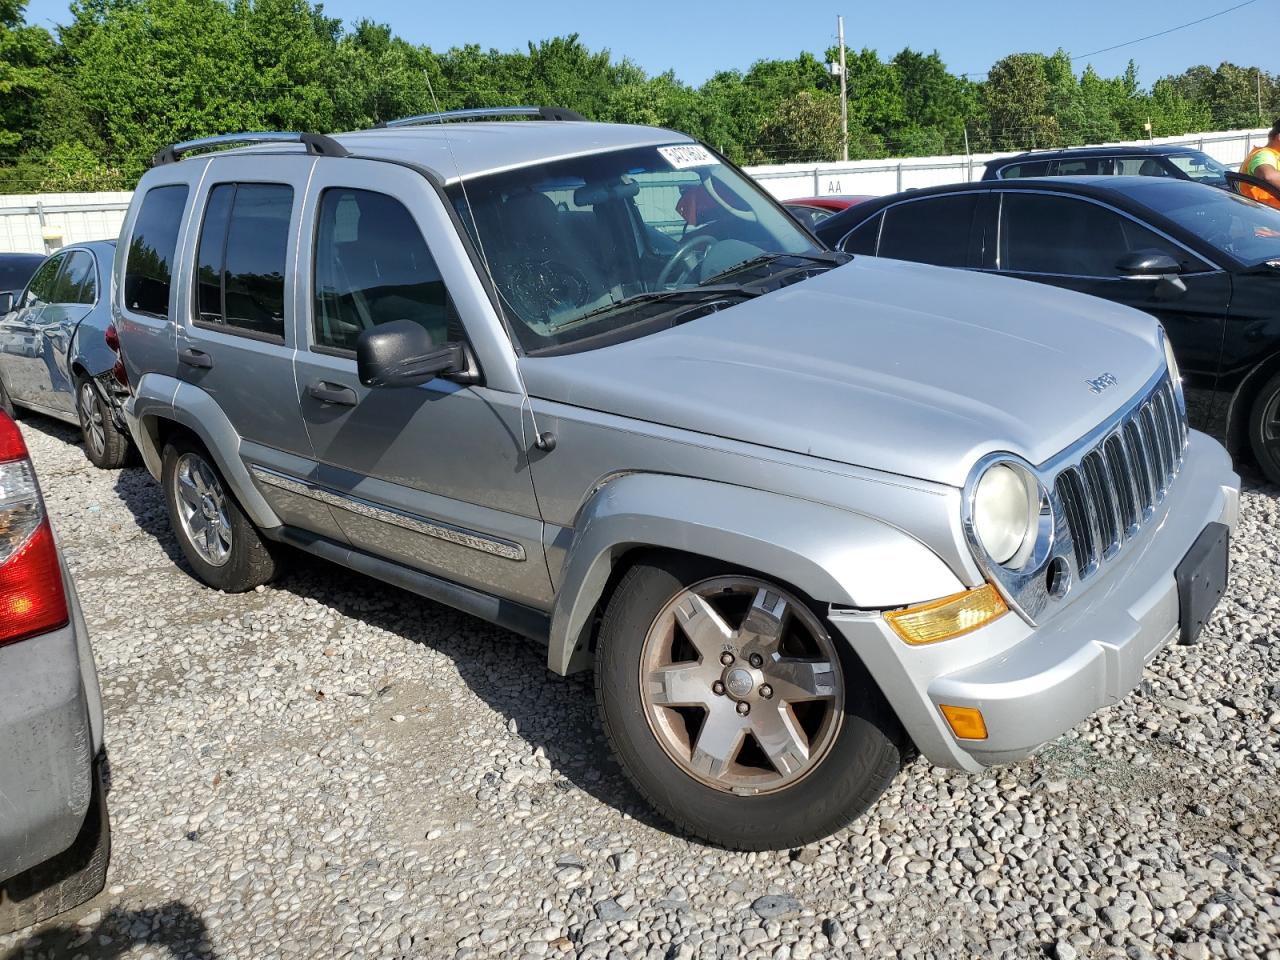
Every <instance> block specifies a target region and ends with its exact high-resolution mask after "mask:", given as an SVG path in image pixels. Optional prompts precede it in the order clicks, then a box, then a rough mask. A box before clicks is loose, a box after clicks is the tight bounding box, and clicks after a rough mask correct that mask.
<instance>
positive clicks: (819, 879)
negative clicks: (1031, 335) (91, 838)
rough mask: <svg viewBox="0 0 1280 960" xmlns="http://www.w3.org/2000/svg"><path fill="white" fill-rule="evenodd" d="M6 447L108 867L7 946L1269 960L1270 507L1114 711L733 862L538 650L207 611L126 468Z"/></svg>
mask: <svg viewBox="0 0 1280 960" xmlns="http://www.w3.org/2000/svg"><path fill="white" fill-rule="evenodd" d="M23 431H24V433H25V435H26V436H27V439H28V442H29V443H30V445H31V448H32V454H33V456H34V458H35V462H36V467H37V471H38V472H39V474H40V477H41V480H42V482H43V484H44V491H45V496H46V499H47V501H48V504H49V509H50V511H51V513H52V515H53V519H54V526H55V528H56V530H57V532H58V534H59V536H60V538H61V541H62V545H63V547H64V549H65V550H66V553H67V557H68V562H69V563H70V565H71V569H72V572H73V574H74V577H75V580H76V583H77V585H78V587H79V590H80V595H81V600H82V602H83V605H84V609H85V613H86V616H87V618H88V622H89V627H90V630H91V633H92V636H93V641H94V646H95V649H96V651H97V661H98V668H99V671H100V674H101V680H102V687H103V693H104V697H105V707H106V714H107V734H106V740H107V749H108V752H109V759H110V787H109V791H110V792H109V794H108V803H109V805H110V809H111V817H112V823H113V829H114V844H113V847H114V849H113V855H112V863H111V871H110V875H109V878H108V887H107V890H105V891H104V892H103V893H102V894H101V895H100V896H99V897H97V898H96V899H95V900H94V901H93V902H91V903H89V904H87V905H86V906H84V907H83V908H81V909H79V910H77V911H75V912H73V913H72V914H70V915H68V916H65V917H62V918H59V919H58V920H57V921H54V922H52V923H50V924H46V925H45V926H44V927H42V928H40V929H37V930H35V931H29V932H28V933H27V934H26V935H25V936H21V935H12V936H9V937H7V938H0V956H18V957H27V956H30V957H129V958H142V957H153V958H157V960H160V958H168V957H214V956H217V957H224V958H232V957H242V958H266V957H282V958H287V957H303V956H306V957H379V958H381V957H444V958H449V957H460V958H461V957H489V956H493V957H520V956H527V957H552V958H561V957H563V958H567V957H574V956H576V957H608V958H619V957H626V958H639V957H652V958H691V957H712V956H714V957H736V956H745V957H770V958H774V960H787V958H794V960H804V958H806V957H809V958H818V957H838V956H840V957H842V956H852V957H857V956H876V957H878V956H895V955H897V956H904V957H925V956H929V957H932V956H956V957H970V956H983V957H987V956H1007V957H1037V956H1050V957H1054V956H1056V957H1059V958H1069V957H1077V956H1079V957H1103V956H1127V957H1134V958H1139V957H1150V956H1157V957H1168V956H1173V957H1191V958H1195V957H1224V956H1225V957H1248V958H1254V957H1266V958H1268V960H1280V895H1278V894H1277V885H1276V884H1277V880H1276V878H1277V875H1278V874H1280V777H1278V776H1277V773H1278V772H1280V671H1278V670H1277V667H1278V666H1280V640H1278V636H1277V634H1278V632H1280V631H1278V627H1280V591H1278V590H1277V577H1278V576H1280V574H1278V570H1280V567H1278V565H1277V561H1278V560H1280V524H1278V523H1277V519H1278V518H1277V512H1278V509H1280V507H1278V505H1280V501H1278V500H1277V497H1276V493H1277V491H1276V490H1275V489H1274V488H1272V489H1266V488H1263V487H1261V486H1259V485H1258V484H1257V483H1251V484H1249V489H1248V492H1247V493H1246V495H1245V502H1244V509H1243V515H1244V516H1243V526H1242V529H1241V533H1240V536H1239V537H1238V539H1237V540H1236V541H1235V544H1234V545H1233V549H1232V560H1233V563H1234V581H1233V586H1232V589H1231V592H1230V596H1229V597H1228V598H1227V599H1226V601H1225V602H1223V603H1222V605H1221V606H1220V608H1219V611H1218V613H1217V615H1216V617H1215V618H1214V620H1213V622H1212V623H1211V625H1210V626H1209V627H1208V628H1207V630H1206V633H1205V637H1204V641H1203V642H1202V643H1201V644H1200V645H1198V646H1195V647H1175V648H1173V649H1170V650H1169V651H1167V652H1166V653H1164V654H1162V655H1161V656H1160V657H1159V658H1158V659H1157V660H1156V661H1155V663H1154V664H1153V665H1152V666H1151V668H1150V669H1149V671H1148V675H1147V676H1148V679H1147V680H1146V682H1145V683H1144V684H1143V687H1142V689H1141V690H1140V691H1139V692H1137V693H1136V694H1135V695H1133V696H1132V697H1130V698H1129V699H1128V700H1126V701H1125V702H1124V703H1122V704H1119V705H1117V706H1115V707H1112V708H1110V709H1108V710H1106V711H1103V712H1102V713H1101V714H1099V715H1098V716H1097V717H1095V718H1094V719H1092V720H1090V721H1089V722H1088V723H1086V724H1085V725H1083V726H1082V727H1080V728H1079V729H1077V730H1075V731H1073V732H1072V733H1070V734H1068V735H1067V736H1065V737H1063V738H1062V739H1061V740H1060V741H1058V742H1057V743H1055V744H1054V745H1052V746H1051V747H1050V748H1048V750H1047V751H1046V752H1044V753H1043V754H1041V755H1040V756H1039V757H1037V758H1036V759H1034V760H1032V761H1028V762H1026V763H1023V764H1020V765H1018V766H1015V767H1011V768H1007V769H1003V770H999V771H996V772H993V773H992V774H990V775H989V776H967V775H963V774H958V773H952V772H948V771H943V770H937V769H932V768H930V767H929V765H928V764H926V763H925V762H924V761H923V760H917V761H916V762H915V763H914V764H912V765H911V766H910V767H909V768H908V769H907V770H905V771H904V772H903V773H902V775H901V776H900V777H899V778H898V780H897V781H896V782H895V784H894V786H893V788H892V789H891V790H890V791H889V792H888V793H887V794H886V795H885V796H884V798H883V799H882V800H881V801H880V802H879V803H878V804H877V805H876V806H875V807H874V808H873V809H872V810H871V811H870V813H869V814H868V815H867V816H865V817H864V818H863V819H862V820H861V821H860V822H859V823H857V824H855V825H854V826H853V827H852V828H851V829H850V830H848V831H846V832H845V833H843V834H841V835H839V836H836V837H833V838H831V839H829V840H827V841H825V842H823V843H821V844H818V845H815V846H812V847H808V848H805V849H802V850H795V851H791V852H789V853H788V852H782V853H766V854H741V853H726V852H723V851H720V850H715V849H711V848H708V847H704V846H699V845H697V844H693V843H689V842H686V841H684V840H681V839H679V838H677V837H675V836H673V835H672V834H670V833H669V832H667V831H666V830H665V829H664V828H663V826H662V825H661V824H660V823H658V822H656V821H655V820H654V818H653V817H652V816H651V815H650V814H649V813H648V811H647V810H646V809H645V807H644V806H643V804H642V803H641V802H640V801H639V800H638V798H637V796H636V795H635V793H634V792H633V791H632V790H631V789H630V788H629V787H628V785H627V783H626V782H625V780H624V779H623V777H622V775H621V773H620V772H619V771H618V769H617V768H616V767H615V766H614V764H613V762H612V761H611V760H610V759H609V757H608V754H607V750H606V747H605V744H604V743H603V741H602V739H601V735H600V733H599V730H598V728H597V724H596V721H595V716H594V707H593V700H592V696H591V691H590V688H589V683H588V681H587V680H585V679H581V678H575V679H570V680H568V681H564V680H560V679H557V678H555V677H553V676H551V675H549V674H548V673H547V672H546V670H545V669H544V655H543V653H542V652H541V651H539V650H537V649H534V648H533V647H532V646H531V645H529V644H528V643H526V642H523V641H520V640H518V639H516V638H514V637H513V636H511V635H510V634H507V633H505V632H503V631H501V630H499V629H497V628H494V627H491V626H489V625H487V624H485V623H482V622H480V621H478V620H474V619H471V618H469V617H466V616H464V615H461V614H458V613H455V612H453V611H451V610H449V609H446V608H443V607H439V606H436V605H433V604H431V603H428V602H425V601H422V600H419V599H417V598H415V597H412V596H410V595H409V594H405V593H401V592H399V591H397V590H395V589H392V588H390V587H386V586H383V585H381V584H379V583H376V582H374V581H372V580H367V579H364V578H362V577H360V576H357V575H355V574H351V573H347V572H345V571H343V570H341V569H339V568H337V567H333V566H328V565H324V564H322V563H320V562H318V561H310V560H307V559H304V558H298V560H297V561H296V562H295V563H294V565H293V567H292V568H291V571H290V572H289V573H288V574H287V575H286V576H285V577H284V578H283V579H281V580H280V581H279V582H278V583H276V584H275V585H273V586H271V587H269V588H266V589H259V590H258V591H257V592H256V593H250V594H247V595H243V596H226V595H222V594H218V593H216V592H213V591H210V590H208V589H205V588H204V587H202V586H200V585H198V584H197V583H196V582H195V581H194V580H192V579H191V577H190V576H189V575H188V574H187V573H186V572H185V570H184V568H183V567H182V566H181V565H180V564H179V563H177V562H176V558H177V557H178V551H177V548H176V545H175V543H174V540H173V537H172V536H171V534H170V532H169V527H168V523H167V520H166V519H165V513H164V507H163V504H162V501H161V497H160V494H159V490H158V488H157V486H156V484H154V483H153V482H152V480H151V479H150V477H149V476H147V474H146V473H145V472H144V471H143V470H141V469H137V468H134V469H128V470H124V471H122V472H119V473H105V472H99V471H96V470H94V469H93V468H92V467H91V466H90V465H89V464H88V462H87V461H86V460H85V459H84V455H83V452H82V451H81V449H80V448H79V446H78V445H76V444H75V443H74V435H73V432H72V431H70V430H69V429H65V428H63V427H61V426H58V425H56V424H53V423H51V422H49V421H45V420H41V419H39V418H32V419H30V420H28V421H27V422H26V423H25V425H24V428H23Z"/></svg>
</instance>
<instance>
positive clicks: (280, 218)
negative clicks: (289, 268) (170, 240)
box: [196, 183, 293, 340]
mask: <svg viewBox="0 0 1280 960" xmlns="http://www.w3.org/2000/svg"><path fill="white" fill-rule="evenodd" d="M292 215H293V188H292V187H290V186H288V185H286V184H282V183H220V184H218V185H217V186H215V187H214V188H213V189H212V190H210V191H209V199H208V202H207V203H206V204H205V216H204V223H203V225H202V226H201V228H200V244H199V246H198V247H197V249H196V301H197V307H196V309H197V319H196V322H197V324H199V325H201V326H211V327H220V328H224V329H226V330H227V332H229V333H249V334H257V335H259V336H263V337H267V338H270V339H273V340H275V339H278V340H283V339H284V274H285V261H286V259H287V256H288V248H289V221H290V218H291V217H292Z"/></svg>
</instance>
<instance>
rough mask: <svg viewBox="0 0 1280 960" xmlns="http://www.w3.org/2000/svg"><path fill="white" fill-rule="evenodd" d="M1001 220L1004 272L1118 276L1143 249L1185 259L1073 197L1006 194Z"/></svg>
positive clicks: (1132, 226) (1153, 235) (1126, 222)
mask: <svg viewBox="0 0 1280 960" xmlns="http://www.w3.org/2000/svg"><path fill="white" fill-rule="evenodd" d="M1000 220H1001V223H1000V267H1001V269H1002V270H1007V271H1011V272H1014V273H1044V274H1057V275H1060V276H1074V277H1118V276H1120V271H1119V270H1118V269H1117V268H1116V265H1117V263H1119V261H1120V259H1121V258H1122V257H1124V256H1125V255H1126V254H1129V253H1136V252H1138V251H1140V250H1141V251H1146V250H1154V251H1158V252H1160V253H1164V254H1167V255H1169V256H1171V257H1173V258H1174V259H1175V260H1178V261H1179V262H1185V261H1186V260H1187V254H1186V252H1185V251H1184V250H1181V249H1180V248H1178V247H1177V246H1175V245H1174V244H1172V243H1170V242H1169V241H1168V240H1166V239H1164V237H1162V236H1160V235H1159V234H1157V233H1155V232H1153V231H1151V230H1148V229H1147V228H1146V227H1143V226H1141V225H1140V224H1137V223H1135V222H1134V221H1132V220H1130V219H1129V218H1128V217H1124V216H1121V215H1120V214H1119V213H1116V212H1115V211H1113V210H1108V209H1107V208H1106V207H1102V206H1099V205H1098V204H1096V203H1090V202H1088V201H1086V200H1079V199H1076V198H1074V197H1055V196H1049V195H1047V194H1039V193H1013V192H1009V193H1005V194H1004V199H1003V201H1002V203H1001V209H1000Z"/></svg>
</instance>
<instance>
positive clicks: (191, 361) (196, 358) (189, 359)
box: [178, 348, 213, 370]
mask: <svg viewBox="0 0 1280 960" xmlns="http://www.w3.org/2000/svg"><path fill="white" fill-rule="evenodd" d="M178 362H179V363H185V364H186V365H187V366H188V367H195V368H196V369H197V370H208V369H209V368H210V367H212V366H213V357H211V356H209V355H208V354H207V353H205V352H204V351H203V350H194V349H191V348H188V349H186V350H179V351H178Z"/></svg>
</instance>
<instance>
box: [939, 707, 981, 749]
mask: <svg viewBox="0 0 1280 960" xmlns="http://www.w3.org/2000/svg"><path fill="white" fill-rule="evenodd" d="M938 709H939V710H941V711H942V715H943V716H944V717H946V718H947V723H948V724H949V725H950V726H951V732H952V733H954V734H955V735H956V736H957V737H959V738H960V739H961V740H985V739H987V721H985V720H983V719H982V711H981V710H979V709H977V708H976V707H953V706H951V705H950V704H947V703H942V704H939V705H938Z"/></svg>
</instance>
